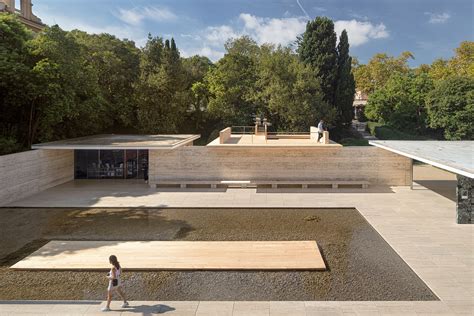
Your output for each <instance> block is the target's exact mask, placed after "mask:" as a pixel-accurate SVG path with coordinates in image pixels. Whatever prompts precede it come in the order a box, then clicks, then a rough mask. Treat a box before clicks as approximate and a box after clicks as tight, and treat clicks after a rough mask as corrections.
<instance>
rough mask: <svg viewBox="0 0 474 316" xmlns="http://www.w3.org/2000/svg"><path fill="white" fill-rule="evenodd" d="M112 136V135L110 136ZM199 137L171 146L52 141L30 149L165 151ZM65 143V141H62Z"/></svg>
mask: <svg viewBox="0 0 474 316" xmlns="http://www.w3.org/2000/svg"><path fill="white" fill-rule="evenodd" d="M111 135H114V134H111ZM94 136H97V137H104V136H108V134H101V135H94ZM89 137H90V136H84V137H77V138H74V140H79V139H88V138H89ZM200 137H201V135H199V134H192V135H189V136H188V137H186V138H184V139H182V140H177V141H175V142H174V143H172V144H161V145H150V144H148V145H146V144H144V145H135V144H134V145H126V144H116V145H113V144H100V145H98V144H64V143H63V144H61V143H60V142H61V141H53V142H47V143H40V144H33V145H31V149H54V150H60V149H63V150H70V149H83V150H98V149H121V150H126V149H132V150H135V149H148V150H166V149H168V150H169V149H176V148H179V147H182V146H185V145H187V144H189V143H192V142H193V141H195V140H197V139H199V138H200ZM63 141H65V140H63Z"/></svg>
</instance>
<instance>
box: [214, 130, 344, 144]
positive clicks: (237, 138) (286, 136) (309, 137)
mask: <svg viewBox="0 0 474 316" xmlns="http://www.w3.org/2000/svg"><path fill="white" fill-rule="evenodd" d="M208 146H224V147H230V146H232V147H341V145H340V144H338V143H336V142H333V141H331V140H330V139H329V133H328V132H327V131H325V132H323V133H322V135H321V137H320V139H319V134H318V130H317V128H316V127H314V126H312V127H311V128H310V131H309V132H303V133H295V132H275V133H273V132H268V130H267V125H263V126H258V125H256V126H232V127H227V128H225V129H223V130H222V131H221V132H220V133H219V138H216V139H215V140H213V141H212V142H210V143H209V144H208Z"/></svg>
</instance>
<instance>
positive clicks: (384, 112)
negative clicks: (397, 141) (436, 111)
mask: <svg viewBox="0 0 474 316" xmlns="http://www.w3.org/2000/svg"><path fill="white" fill-rule="evenodd" d="M432 89H433V82H432V80H431V79H430V77H429V76H428V74H426V73H422V74H419V75H415V74H414V73H409V74H401V73H398V74H395V75H393V76H392V77H391V78H390V80H389V81H388V82H387V83H386V84H385V86H384V87H382V88H379V89H377V90H376V91H375V92H374V93H372V94H371V95H370V96H369V100H368V103H367V105H366V107H365V115H366V116H367V117H368V118H369V119H370V120H373V121H378V122H381V123H384V124H387V125H390V126H393V127H395V128H396V129H399V130H406V131H410V132H415V133H421V132H423V131H424V130H425V128H426V109H425V98H426V96H427V94H428V93H429V92H430V91H431V90H432Z"/></svg>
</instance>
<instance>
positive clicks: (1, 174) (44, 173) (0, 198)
mask: <svg viewBox="0 0 474 316" xmlns="http://www.w3.org/2000/svg"><path fill="white" fill-rule="evenodd" d="M73 179H74V151H73V150H44V149H41V150H30V151H25V152H22V153H17V154H11V155H4V156H0V205H6V204H8V203H10V202H13V201H14V200H18V199H21V198H24V197H26V196H28V195H32V194H35V193H38V192H40V191H42V190H46V189H48V188H50V187H53V186H55V185H58V184H61V183H64V182H67V181H70V180H73Z"/></svg>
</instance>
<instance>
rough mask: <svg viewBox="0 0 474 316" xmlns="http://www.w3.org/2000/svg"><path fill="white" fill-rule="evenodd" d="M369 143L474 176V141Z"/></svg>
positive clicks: (450, 170)
mask: <svg viewBox="0 0 474 316" xmlns="http://www.w3.org/2000/svg"><path fill="white" fill-rule="evenodd" d="M369 144H370V145H373V146H376V147H379V148H382V149H385V150H388V151H391V152H394V153H396V154H399V155H402V156H405V157H409V158H412V159H415V160H418V161H421V162H424V163H427V164H430V165H432V166H435V167H438V168H441V169H444V170H447V171H449V172H453V173H456V174H460V175H463V176H466V177H469V178H474V141H423V140H422V141H414V140H376V141H369Z"/></svg>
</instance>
